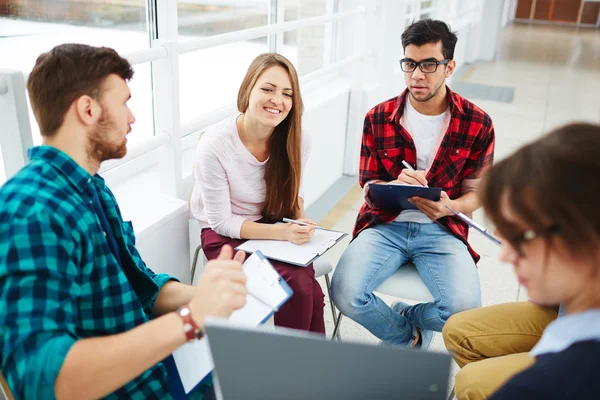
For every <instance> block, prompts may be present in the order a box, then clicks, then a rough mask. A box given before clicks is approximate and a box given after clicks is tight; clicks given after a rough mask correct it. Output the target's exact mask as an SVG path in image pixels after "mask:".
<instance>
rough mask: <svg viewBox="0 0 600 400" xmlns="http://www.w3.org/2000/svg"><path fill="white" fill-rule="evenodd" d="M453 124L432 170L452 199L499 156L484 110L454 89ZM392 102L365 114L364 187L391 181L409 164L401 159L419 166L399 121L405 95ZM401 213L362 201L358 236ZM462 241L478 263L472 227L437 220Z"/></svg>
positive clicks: (431, 179)
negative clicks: (496, 152) (369, 184)
mask: <svg viewBox="0 0 600 400" xmlns="http://www.w3.org/2000/svg"><path fill="white" fill-rule="evenodd" d="M447 91H448V100H449V102H450V114H451V118H450V125H449V127H448V130H447V131H446V134H445V135H444V138H443V139H442V143H441V145H440V147H439V149H438V152H437V154H436V156H435V159H434V161H433V164H432V165H431V168H430V169H429V171H428V173H427V176H426V178H427V182H428V183H429V186H431V187H440V188H442V190H444V191H446V192H447V193H448V196H449V197H450V198H451V199H456V198H458V197H460V196H461V195H462V194H463V193H462V182H463V180H465V179H477V178H479V177H480V175H481V173H482V172H483V171H484V170H485V169H487V168H488V167H489V166H490V165H491V164H492V161H493V159H494V141H495V138H494V127H493V125H492V120H491V118H490V117H489V115H487V114H486V113H485V112H483V111H482V110H481V109H480V108H478V107H477V106H476V105H474V104H473V103H471V102H469V101H468V100H466V99H464V98H462V97H461V96H459V95H458V94H456V93H454V92H452V91H451V90H450V89H449V88H447ZM407 93H408V91H406V90H405V91H404V92H403V93H402V94H401V95H400V96H398V97H395V98H393V99H390V100H387V101H385V102H383V103H381V104H378V105H376V106H375V107H374V108H372V109H371V110H370V111H369V112H368V113H367V116H366V117H365V123H364V127H363V138H362V145H361V150H360V171H359V172H360V176H359V183H360V186H361V187H363V188H364V186H365V184H366V183H367V182H370V181H373V180H382V181H387V182H389V181H392V180H395V179H397V178H398V175H400V172H401V171H402V169H403V168H404V167H403V166H402V160H406V161H407V162H408V163H410V164H412V165H416V161H417V151H416V147H415V144H414V142H413V139H412V137H411V135H410V133H409V132H408V131H407V130H406V129H405V128H404V127H403V126H402V125H400V118H401V117H402V114H403V113H404V104H405V101H406V94H407ZM397 216H398V213H390V212H386V211H384V210H380V209H373V208H371V207H370V206H369V205H368V204H367V203H365V204H363V206H362V207H361V209H360V212H359V214H358V218H357V219H356V225H355V227H354V233H353V234H354V237H356V236H357V235H358V234H359V233H360V232H361V231H363V230H364V229H367V228H370V227H372V226H374V225H377V224H382V223H388V222H391V221H393V220H394V219H395V218H396V217H397ZM437 222H439V223H440V224H441V225H442V226H444V227H446V228H447V229H448V230H449V231H450V232H451V233H452V234H454V235H455V236H456V237H458V238H459V239H460V240H462V241H463V242H464V243H465V244H466V245H467V247H468V248H469V252H470V253H471V255H472V256H473V258H474V259H475V262H477V261H479V255H478V254H477V253H476V252H475V251H474V250H473V248H472V247H471V246H470V245H469V243H468V242H467V237H468V233H469V229H468V225H467V224H466V223H464V222H463V221H462V220H460V219H459V218H458V217H455V216H452V217H444V218H440V219H438V220H437Z"/></svg>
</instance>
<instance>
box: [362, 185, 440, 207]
mask: <svg viewBox="0 0 600 400" xmlns="http://www.w3.org/2000/svg"><path fill="white" fill-rule="evenodd" d="M369 191H370V192H371V200H372V202H373V205H374V206H375V208H380V209H383V210H387V211H402V210H417V206H415V205H414V204H412V203H410V202H409V201H408V198H409V197H413V196H414V197H422V198H425V199H429V200H433V201H439V199H440V196H441V194H442V189H441V188H429V187H423V186H412V185H389V184H378V183H372V184H370V185H369Z"/></svg>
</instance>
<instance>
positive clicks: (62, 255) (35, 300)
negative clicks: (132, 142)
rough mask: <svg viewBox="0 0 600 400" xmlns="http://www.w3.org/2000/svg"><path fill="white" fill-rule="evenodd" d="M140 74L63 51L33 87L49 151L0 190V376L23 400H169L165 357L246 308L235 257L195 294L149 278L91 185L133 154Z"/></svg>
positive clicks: (210, 269)
mask: <svg viewBox="0 0 600 400" xmlns="http://www.w3.org/2000/svg"><path fill="white" fill-rule="evenodd" d="M132 75H133V69H132V68H131V66H130V64H129V63H128V62H127V60H125V59H124V58H122V57H120V56H119V55H118V54H117V53H116V52H115V51H114V50H112V49H108V48H96V47H90V46H85V45H76V44H68V45H61V46H57V47H55V48H54V49H53V50H51V51H50V52H48V53H44V54H42V55H41V56H40V57H39V58H38V60H37V62H36V65H35V67H34V69H33V71H32V72H31V75H30V76H29V80H28V85H27V86H28V90H29V96H30V100H31V105H32V108H33V111H34V113H35V116H36V119H37V121H38V123H39V126H40V131H41V134H42V136H43V139H44V145H42V146H39V147H34V148H32V149H30V151H29V158H30V162H29V163H28V164H27V165H26V166H25V167H24V168H23V169H22V170H21V171H20V172H18V173H17V174H16V175H15V176H14V177H13V178H12V179H10V180H9V181H8V182H7V183H6V184H5V185H4V186H3V187H2V188H1V189H0V204H2V207H1V210H0V310H1V311H0V369H1V370H2V372H3V374H4V375H5V376H6V379H7V381H8V384H9V386H10V388H11V391H12V392H13V395H14V396H15V397H16V398H18V399H51V398H58V399H84V398H100V397H106V398H119V399H164V398H170V397H171V394H170V392H169V389H168V382H169V379H168V375H167V371H166V368H165V366H164V364H163V362H162V360H164V359H165V358H167V357H168V356H169V355H170V354H171V353H172V352H173V351H174V350H175V349H177V348H178V347H179V346H181V345H183V344H184V343H185V342H186V341H187V340H192V339H194V337H197V336H199V335H201V333H202V327H203V321H204V317H206V316H208V315H213V316H222V317H225V316H228V315H229V314H230V313H231V312H232V311H233V310H235V309H238V308H240V307H242V306H243V305H244V303H245V299H246V288H245V279H246V278H245V275H244V273H243V271H242V266H241V262H242V261H243V258H244V255H243V253H240V252H238V254H236V255H235V257H233V251H232V250H231V248H226V249H224V251H223V252H222V253H221V256H220V257H219V259H218V260H216V261H214V262H211V263H209V264H208V265H207V268H206V271H205V273H204V274H203V275H202V276H201V277H200V279H199V283H198V284H197V286H195V287H192V286H188V285H184V284H181V283H179V282H178V281H176V280H175V279H174V278H172V277H171V276H168V275H165V274H155V273H154V272H152V271H151V270H150V269H148V268H147V267H146V265H145V264H144V262H143V261H142V259H141V258H140V255H139V253H138V251H137V250H136V248H135V236H134V233H133V227H132V226H131V223H130V222H125V221H123V219H122V217H121V213H120V211H119V207H118V205H117V202H116V200H115V198H114V197H113V195H112V193H111V191H110V190H109V189H108V188H107V187H106V186H105V184H104V180H103V179H102V178H101V177H100V176H99V175H98V174H97V172H98V169H99V167H100V163H101V162H102V161H105V160H108V159H113V158H121V157H123V156H124V155H125V153H126V151H127V148H126V141H127V140H126V135H127V134H128V133H129V132H130V131H131V124H132V123H133V122H134V121H135V118H134V117H133V115H132V113H131V111H130V110H129V108H128V106H127V101H128V100H129V98H130V97H131V95H130V91H129V88H128V86H127V81H128V80H130V79H131V77H132ZM205 394H210V395H214V393H213V392H212V388H211V387H210V386H206V385H205V386H204V387H201V388H200V389H199V390H198V391H197V392H196V393H195V397H196V398H202V397H204V395H205ZM207 397H210V396H207Z"/></svg>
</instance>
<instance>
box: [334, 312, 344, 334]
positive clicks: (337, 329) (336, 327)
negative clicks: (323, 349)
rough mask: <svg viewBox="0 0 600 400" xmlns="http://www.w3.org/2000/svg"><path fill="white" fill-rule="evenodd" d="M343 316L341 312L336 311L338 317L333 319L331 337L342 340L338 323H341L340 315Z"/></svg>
mask: <svg viewBox="0 0 600 400" xmlns="http://www.w3.org/2000/svg"><path fill="white" fill-rule="evenodd" d="M343 316H344V314H342V313H341V312H339V313H338V317H337V320H336V321H335V327H334V328H333V335H331V339H332V340H333V339H337V340H340V341H341V340H342V337H341V335H340V324H341V323H342V317H343Z"/></svg>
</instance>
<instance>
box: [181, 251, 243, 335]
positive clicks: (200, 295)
mask: <svg viewBox="0 0 600 400" xmlns="http://www.w3.org/2000/svg"><path fill="white" fill-rule="evenodd" d="M245 257H246V255H245V254H244V252H242V251H238V252H237V253H236V254H235V257H234V256H233V250H232V249H231V247H230V246H223V248H222V249H221V253H220V254H219V257H218V258H217V259H216V260H214V261H209V262H208V263H207V264H206V267H205V271H204V273H203V274H202V275H201V276H200V278H199V279H198V284H197V285H196V296H195V297H194V298H193V299H192V301H191V302H190V303H189V308H190V310H191V311H192V316H193V318H194V320H195V322H196V324H197V325H198V326H200V327H202V326H203V325H204V318H205V317H207V316H215V317H228V316H229V315H230V314H231V313H232V312H233V311H234V310H237V309H239V308H241V307H243V306H244V305H245V304H246V294H247V291H246V274H245V273H244V271H243V269H242V262H243V261H244V258H245Z"/></svg>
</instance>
